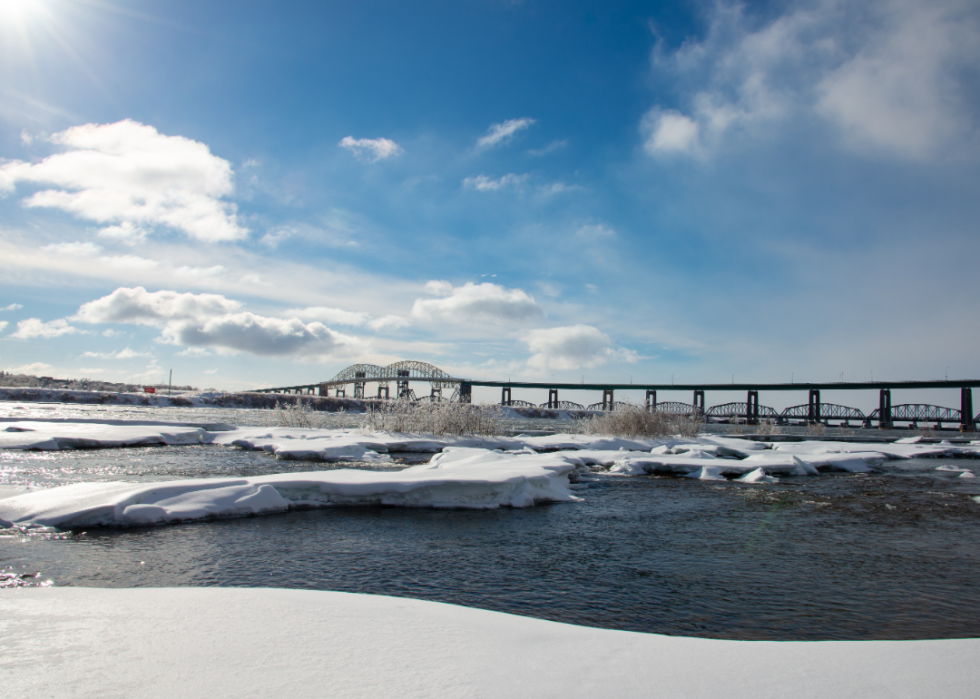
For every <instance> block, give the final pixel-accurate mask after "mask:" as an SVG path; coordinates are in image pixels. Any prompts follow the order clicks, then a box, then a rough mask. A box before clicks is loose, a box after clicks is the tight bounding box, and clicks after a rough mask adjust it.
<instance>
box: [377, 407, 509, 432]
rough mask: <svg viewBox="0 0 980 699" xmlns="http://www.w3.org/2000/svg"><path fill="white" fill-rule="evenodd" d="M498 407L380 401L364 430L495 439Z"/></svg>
mask: <svg viewBox="0 0 980 699" xmlns="http://www.w3.org/2000/svg"><path fill="white" fill-rule="evenodd" d="M499 418H500V406H498V405H493V404H488V403H481V404H478V405H477V404H470V403H424V402H419V403H415V402H412V401H406V400H393V401H379V402H377V403H375V404H374V406H373V410H372V411H371V412H370V413H369V414H368V415H367V419H366V420H365V423H364V427H365V429H369V430H375V431H380V432H402V433H406V434H435V435H442V434H445V435H494V434H497V431H498V424H497V422H498V420H499Z"/></svg>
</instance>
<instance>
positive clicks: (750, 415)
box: [745, 391, 759, 425]
mask: <svg viewBox="0 0 980 699" xmlns="http://www.w3.org/2000/svg"><path fill="white" fill-rule="evenodd" d="M745 424H746V425H758V424H759V392H758V391H749V393H748V396H747V397H746V400H745Z"/></svg>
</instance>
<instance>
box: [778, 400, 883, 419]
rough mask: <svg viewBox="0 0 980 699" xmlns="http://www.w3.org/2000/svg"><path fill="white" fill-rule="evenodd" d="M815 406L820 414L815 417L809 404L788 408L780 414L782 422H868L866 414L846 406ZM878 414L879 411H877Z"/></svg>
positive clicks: (831, 404) (832, 404)
mask: <svg viewBox="0 0 980 699" xmlns="http://www.w3.org/2000/svg"><path fill="white" fill-rule="evenodd" d="M814 405H815V406H819V414H818V415H816V416H814V415H813V413H811V412H810V411H811V406H810V404H809V403H803V404H802V405H794V406H791V407H789V408H786V409H785V410H783V412H781V413H780V414H779V418H780V419H781V420H810V419H819V420H845V421H847V420H866V419H868V418H867V417H865V415H864V413H862V412H861V411H860V410H858V409H857V408H849V407H848V406H846V405H838V404H837V403H815V404H814ZM875 412H876V413H877V412H878V411H877V410H876V411H875Z"/></svg>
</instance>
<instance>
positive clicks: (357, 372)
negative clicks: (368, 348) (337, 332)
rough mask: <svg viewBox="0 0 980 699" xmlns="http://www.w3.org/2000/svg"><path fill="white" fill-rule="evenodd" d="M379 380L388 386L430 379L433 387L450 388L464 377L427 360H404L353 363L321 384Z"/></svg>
mask: <svg viewBox="0 0 980 699" xmlns="http://www.w3.org/2000/svg"><path fill="white" fill-rule="evenodd" d="M369 381H370V382H374V381H377V382H378V383H380V384H381V385H383V386H387V385H388V384H389V383H391V382H392V381H428V382H429V383H430V384H432V387H433V388H449V387H450V386H453V385H456V384H459V383H461V382H462V379H457V378H453V377H452V376H450V375H449V374H447V373H446V372H444V371H443V370H442V369H440V368H439V367H437V366H434V365H432V364H429V363H427V362H416V361H404V362H395V363H394V364H389V365H388V366H377V365H376V364H352V365H351V366H349V367H347V368H346V369H344V370H343V371H341V372H340V373H339V374H337V375H336V376H334V377H333V378H332V379H330V380H329V381H322V382H321V383H320V385H321V386H329V387H332V386H345V385H347V384H350V383H365V382H369Z"/></svg>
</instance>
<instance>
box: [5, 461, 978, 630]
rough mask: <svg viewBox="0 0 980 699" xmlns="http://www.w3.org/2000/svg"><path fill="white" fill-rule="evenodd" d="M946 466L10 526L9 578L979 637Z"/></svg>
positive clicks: (155, 473)
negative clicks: (102, 524)
mask: <svg viewBox="0 0 980 699" xmlns="http://www.w3.org/2000/svg"><path fill="white" fill-rule="evenodd" d="M944 463H947V464H955V465H957V466H965V467H967V468H973V467H974V466H976V467H977V470H980V462H976V461H972V460H961V461H958V462H946V461H937V460H913V461H903V462H889V463H888V464H887V465H886V469H887V470H886V471H885V472H883V473H876V474H870V475H863V474H849V475H829V474H828V475H823V476H819V477H797V478H783V479H781V481H780V482H779V483H777V484H769V485H743V484H736V483H728V482H720V483H719V482H702V481H694V480H690V479H682V478H681V479H675V478H656V477H650V476H642V477H632V478H628V477H616V476H609V475H604V474H599V475H597V478H596V480H594V481H592V482H591V483H590V484H589V487H588V488H586V489H585V490H583V491H581V492H580V495H581V496H582V497H583V501H582V502H580V503H576V504H561V505H545V506H538V507H533V508H528V509H521V510H511V509H504V510H496V511H462V510H410V509H397V508H380V507H379V508H333V509H324V510H307V511H294V512H289V513H285V514H279V515H266V516H259V517H250V518H243V519H226V520H217V521H211V522H202V523H197V524H183V525H173V526H161V527H151V528H133V529H128V530H92V531H88V532H85V533H80V532H74V533H70V534H67V535H65V534H62V535H34V536H26V537H25V536H22V535H20V534H16V533H13V532H10V531H8V532H7V533H6V534H3V533H0V571H6V572H7V574H8V576H9V575H11V574H17V575H22V574H27V575H33V574H34V573H40V574H41V578H39V579H50V580H51V581H53V583H54V584H55V585H81V586H98V587H129V586H169V585H225V586H247V587H253V586H262V587H266V586H268V587H290V588H303V589H318V590H343V591H350V592H367V593H378V594H387V595H401V596H408V597H415V598H420V599H429V600H436V601H443V602H453V603H457V604H463V605H467V606H472V607H480V608H484V609H492V610H498V611H504V612H510V613H516V614H523V615H528V616H535V617H540V618H544V619H553V620H556V621H564V622H570V623H575V624H584V625H590V626H601V627H606V628H615V629H627V630H633V631H646V632H657V633H668V634H681V635H693V636H705V637H714V638H741V639H781V640H789V639H812V640H817V639H908V638H949V637H968V636H969V637H980V503H977V502H975V501H974V500H973V499H972V497H973V496H976V495H980V479H958V478H956V477H955V476H957V475H958V474H956V473H951V472H941V471H936V470H935V468H936V466H939V465H942V464H944ZM321 467H323V465H320V464H317V465H315V468H321ZM394 467H395V468H397V467H399V466H398V465H395V466H394ZM310 468H311V465H310V464H297V463H295V462H285V461H276V460H274V459H272V458H270V457H269V456H268V455H265V454H261V453H254V452H240V451H235V450H228V449H224V448H221V447H213V446H192V447H160V448H147V449H128V450H106V451H96V452H74V453H72V452H61V453H56V454H37V453H34V454H31V453H17V452H0V473H2V474H3V480H4V483H6V484H18V483H22V484H24V483H31V484H36V485H52V484H54V483H56V482H68V481H71V482H74V481H78V480H90V479H92V480H106V479H125V480H133V479H153V480H157V479H160V478H166V477H187V476H201V475H214V476H228V475H258V474H263V473H271V472H276V471H300V470H309V469H310Z"/></svg>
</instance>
